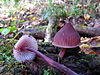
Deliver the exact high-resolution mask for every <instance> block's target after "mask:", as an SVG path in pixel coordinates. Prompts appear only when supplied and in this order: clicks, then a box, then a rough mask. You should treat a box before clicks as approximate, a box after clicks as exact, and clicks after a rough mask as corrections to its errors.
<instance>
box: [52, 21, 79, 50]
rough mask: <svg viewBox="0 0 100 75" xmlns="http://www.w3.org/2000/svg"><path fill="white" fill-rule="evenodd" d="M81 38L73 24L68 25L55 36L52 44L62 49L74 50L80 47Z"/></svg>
mask: <svg viewBox="0 0 100 75" xmlns="http://www.w3.org/2000/svg"><path fill="white" fill-rule="evenodd" d="M79 43H80V36H79V34H78V32H77V31H76V30H75V29H74V28H73V26H72V25H71V23H67V24H66V25H64V27H62V28H61V29H60V30H59V31H58V32H57V33H56V35H55V36H54V39H53V42H52V44H53V45H55V46H58V47H61V48H74V47H77V46H79Z"/></svg>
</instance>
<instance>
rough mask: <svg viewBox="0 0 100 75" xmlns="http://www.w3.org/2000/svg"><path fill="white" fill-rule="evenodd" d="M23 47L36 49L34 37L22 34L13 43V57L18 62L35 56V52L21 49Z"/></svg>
mask: <svg viewBox="0 0 100 75" xmlns="http://www.w3.org/2000/svg"><path fill="white" fill-rule="evenodd" d="M24 47H29V48H33V49H35V50H38V45H37V41H36V39H35V38H34V37H32V36H28V35H23V36H22V37H21V38H20V39H19V41H18V42H17V43H16V44H15V46H14V50H13V55H14V57H15V59H16V60H17V61H19V62H25V61H30V60H33V59H34V58H35V56H36V54H35V53H33V52H30V51H28V50H26V49H23V48H24Z"/></svg>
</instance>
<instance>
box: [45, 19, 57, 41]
mask: <svg viewBox="0 0 100 75" xmlns="http://www.w3.org/2000/svg"><path fill="white" fill-rule="evenodd" d="M55 20H56V19H55V18H54V17H51V18H50V19H49V23H48V26H47V28H46V32H45V38H44V41H45V42H50V41H52V37H51V36H52V33H53V27H54V24H55Z"/></svg>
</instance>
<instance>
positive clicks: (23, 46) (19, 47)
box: [13, 35, 78, 75]
mask: <svg viewBox="0 0 100 75" xmlns="http://www.w3.org/2000/svg"><path fill="white" fill-rule="evenodd" d="M37 49H38V46H37V42H36V40H35V39H34V38H33V37H32V36H28V35H23V36H22V37H21V38H20V39H19V41H18V42H17V43H16V44H15V46H14V50H13V54H14V57H15V58H16V60H18V61H20V62H25V61H27V60H32V59H34V57H35V54H37V55H38V56H39V57H41V59H42V60H44V61H46V62H47V63H48V64H49V65H51V66H53V67H55V68H57V69H59V70H60V71H62V72H64V73H65V74H67V75H78V74H77V73H75V72H74V71H72V70H71V69H69V68H67V67H66V66H64V65H61V64H59V63H58V62H55V61H54V60H52V59H51V58H49V57H47V56H45V55H43V54H42V53H40V52H39V51H38V50H37Z"/></svg>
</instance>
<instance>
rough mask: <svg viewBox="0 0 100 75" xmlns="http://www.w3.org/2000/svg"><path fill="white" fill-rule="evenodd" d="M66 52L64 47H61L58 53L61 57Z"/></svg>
mask: <svg viewBox="0 0 100 75" xmlns="http://www.w3.org/2000/svg"><path fill="white" fill-rule="evenodd" d="M65 52H66V48H62V49H61V51H60V53H59V57H61V58H63V57H64V55H65Z"/></svg>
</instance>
